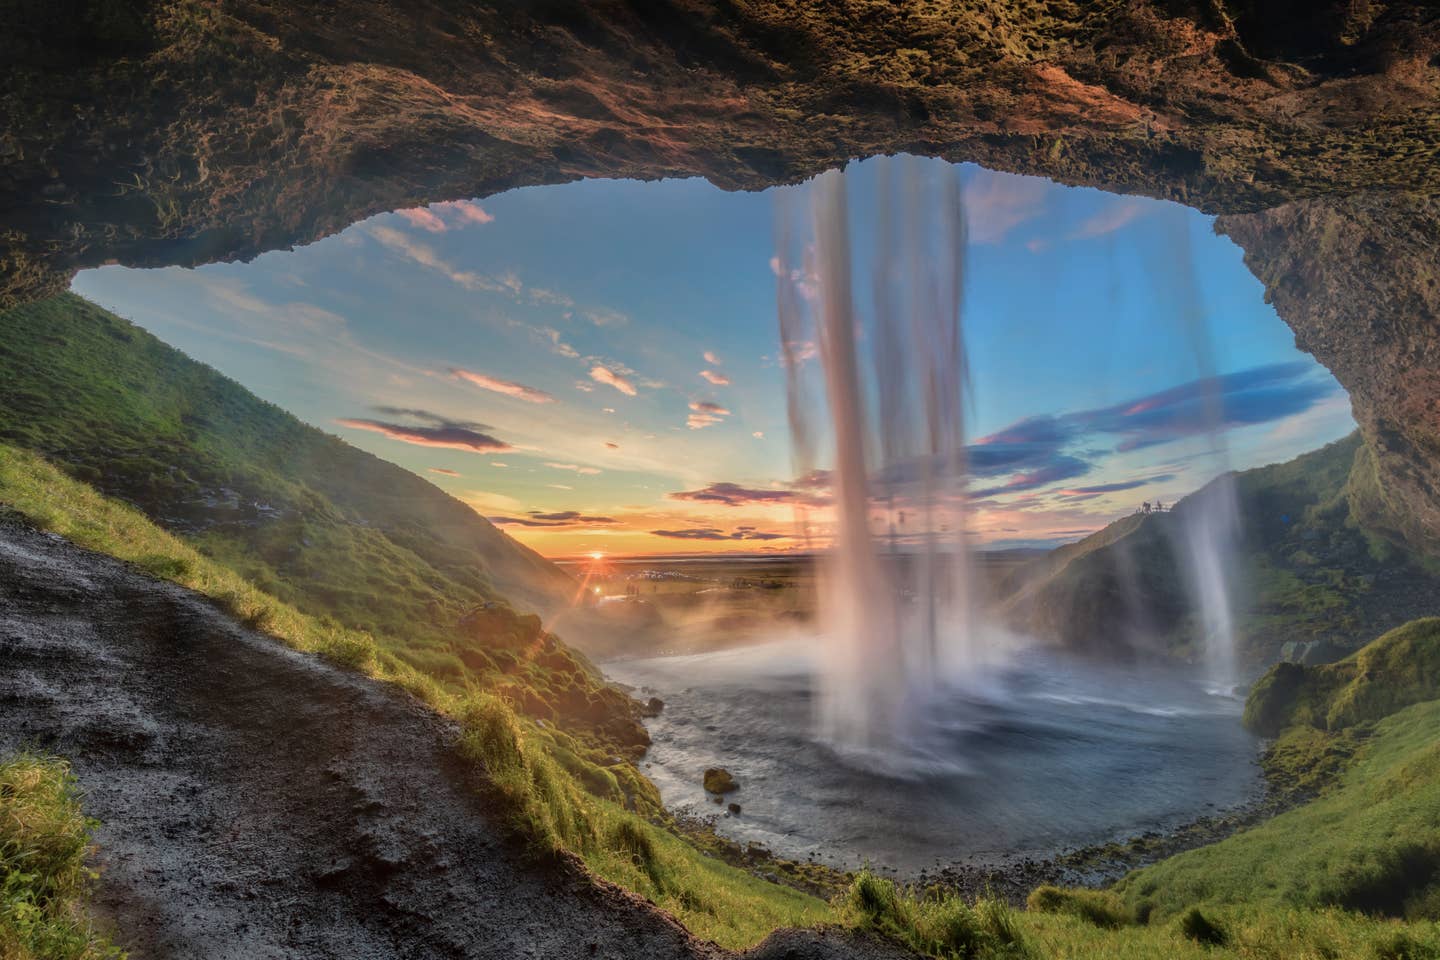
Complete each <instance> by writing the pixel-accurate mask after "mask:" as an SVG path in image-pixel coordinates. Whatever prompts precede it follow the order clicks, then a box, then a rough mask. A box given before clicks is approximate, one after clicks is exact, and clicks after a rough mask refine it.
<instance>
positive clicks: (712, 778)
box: [703, 767, 740, 793]
mask: <svg viewBox="0 0 1440 960" xmlns="http://www.w3.org/2000/svg"><path fill="white" fill-rule="evenodd" d="M703 782H704V784H705V789H706V790H707V791H709V792H710V793H730V792H731V791H733V790H739V789H740V784H738V783H736V782H735V778H734V777H732V776H731V775H730V771H729V770H726V769H725V768H724V767H711V768H710V769H708V770H706V771H705V779H704V781H703Z"/></svg>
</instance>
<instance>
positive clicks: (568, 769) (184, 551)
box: [0, 444, 834, 960]
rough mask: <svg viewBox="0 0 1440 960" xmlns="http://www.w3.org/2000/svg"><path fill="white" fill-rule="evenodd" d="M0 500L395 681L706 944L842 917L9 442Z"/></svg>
mask: <svg viewBox="0 0 1440 960" xmlns="http://www.w3.org/2000/svg"><path fill="white" fill-rule="evenodd" d="M0 505H3V506H6V507H9V508H10V509H12V510H14V511H16V512H18V513H19V514H21V515H23V516H24V517H25V518H26V519H27V520H28V521H29V522H30V523H32V524H34V525H36V526H38V527H40V528H41V529H44V530H48V531H50V532H53V533H56V534H59V535H60V536H63V537H65V538H66V539H68V540H71V541H72V542H74V543H77V544H79V545H80V546H83V547H86V548H88V549H91V550H95V551H97V552H99V553H105V554H108V555H110V556H113V557H116V558H118V559H121V560H124V561H127V562H129V563H132V564H134V565H135V566H137V567H138V568H140V569H142V570H144V571H145V572H147V573H149V574H151V575H152V576H156V577H159V578H161V579H166V580H171V581H173V582H175V583H178V584H180V585H182V586H185V587H188V588H189V589H191V590H194V591H196V592H197V593H201V594H204V595H205V596H207V597H210V598H211V599H213V600H215V601H216V602H217V603H218V604H219V605H221V606H222V607H223V608H224V609H225V610H226V611H227V612H228V613H230V614H231V615H233V616H234V617H236V618H237V619H239V620H240V621H242V622H244V623H247V624H249V625H251V626H253V627H255V628H257V629H260V630H263V631H264V632H265V633H267V634H269V635H270V636H273V637H275V638H276V639H279V640H281V641H283V642H285V643H286V644H288V645H289V646H291V647H294V648H295V649H297V650H302V651H306V652H310V653H315V654H318V655H320V656H322V657H325V658H327V659H329V660H332V661H334V662H337V663H340V664H342V665H344V666H347V667H350V668H352V669H355V670H358V671H360V672H362V673H365V674H366V675H368V676H370V677H373V678H375V679H377V680H381V681H385V682H389V683H394V684H397V685H398V686H400V687H402V688H403V689H405V690H406V691H408V692H409V693H410V694H411V695H413V696H415V697H416V698H418V699H420V700H421V701H423V702H424V703H426V704H427V705H429V706H430V707H432V708H434V709H435V710H437V711H439V712H441V713H444V714H446V715H448V716H451V717H453V718H455V719H456V720H458V721H459V722H460V725H461V730H462V734H461V742H460V746H461V749H462V750H463V751H464V753H465V754H466V755H467V756H469V757H470V758H472V759H473V760H475V761H476V762H477V763H480V764H482V765H483V766H484V768H485V770H486V772H487V774H488V775H489V778H490V779H491V781H492V782H493V783H494V784H495V787H496V790H497V793H498V795H499V796H500V797H501V798H502V799H503V801H504V802H505V804H506V806H507V808H508V810H509V812H510V817H511V820H512V821H513V823H514V825H515V826H516V827H517V828H518V829H519V830H520V831H521V832H522V833H523V834H524V835H525V836H526V837H528V838H529V839H530V841H531V843H532V844H533V845H534V847H535V848H536V849H537V851H538V852H541V853H544V852H548V851H557V850H561V849H565V850H570V851H572V852H574V853H576V854H578V855H580V856H581V858H582V859H583V860H584V861H585V863H586V865H587V866H588V867H589V868H590V869H591V870H593V871H594V872H595V873H596V874H598V875H599V876H601V877H603V878H605V879H607V880H610V881H612V882H614V883H617V884H619V885H620V886H623V887H625V888H627V889H629V890H633V891H635V892H637V893H640V894H642V895H644V896H646V897H649V898H650V899H651V900H653V901H655V902H656V903H657V904H659V905H660V906H661V907H663V908H665V909H666V910H669V911H670V912H671V913H673V914H674V915H675V916H676V917H677V918H678V919H680V921H681V922H682V923H684V924H685V925H686V926H687V927H688V928H689V929H690V930H692V931H693V932H695V933H696V934H697V935H699V936H702V937H706V938H709V939H712V940H715V941H716V942H718V943H720V944H721V945H723V946H727V947H732V948H743V947H747V946H752V945H754V944H755V943H757V942H759V941H760V940H761V939H763V938H764V937H765V935H766V934H768V933H769V932H770V931H772V930H774V929H775V928H777V927H782V926H811V925H814V924H817V923H823V922H827V921H831V920H833V919H834V911H833V909H832V908H831V907H830V906H829V905H828V904H827V903H825V902H824V901H822V900H820V899H817V898H815V897H811V896H808V895H806V894H803V893H800V892H799V891H796V890H793V889H791V888H789V887H783V886H780V885H778V884H774V883H770V882H767V881H765V880H762V879H759V878H757V877H754V876H751V875H750V874H748V873H746V872H744V871H743V870H740V869H737V868H735V867H732V866H730V865H728V864H726V863H723V862H721V861H720V860H717V859H714V858H712V857H709V856H706V855H705V854H704V853H702V852H701V851H699V850H697V849H696V848H695V847H694V846H692V845H690V844H689V843H687V842H685V841H684V840H681V839H680V838H678V837H676V836H674V835H673V834H671V833H669V832H668V831H666V830H664V829H662V828H661V827H658V826H656V825H654V824H652V823H650V822H648V821H646V820H645V819H643V818H641V817H640V816H637V815H636V814H635V813H634V812H632V811H631V810H629V809H627V805H628V806H633V805H634V802H635V798H636V797H637V795H641V794H645V793H647V792H653V790H654V787H653V785H650V784H649V783H648V781H642V780H641V778H640V775H639V774H638V773H636V772H634V770H633V768H632V767H629V766H628V765H623V764H617V765H616V766H614V767H613V768H604V767H601V766H599V765H597V764H594V763H592V762H590V761H588V760H586V759H585V758H584V756H583V753H584V752H585V751H584V748H583V747H582V746H581V745H580V744H578V743H576V742H575V741H574V740H572V739H571V738H570V737H569V736H568V735H566V734H565V733H564V732H562V731H559V730H556V729H554V728H553V727H550V728H545V729H542V728H541V727H539V726H537V725H536V724H535V723H533V722H532V721H530V720H528V719H526V718H524V717H522V716H520V715H518V714H517V713H516V712H515V711H514V710H513V709H512V708H511V706H510V705H509V704H508V703H506V702H505V701H504V700H503V699H501V698H500V697H499V696H497V695H496V694H495V693H494V692H490V691H484V690H479V689H475V688H471V689H469V690H465V691H460V692H457V691H455V690H454V689H453V687H452V686H450V685H447V684H445V683H443V682H441V681H440V680H438V679H437V678H436V677H434V676H432V675H429V674H427V673H425V672H423V671H422V670H420V669H417V668H416V667H415V666H413V665H412V664H410V663H407V662H405V661H404V660H402V659H401V658H400V657H398V656H396V655H395V654H393V653H391V652H389V651H387V650H384V649H382V648H381V647H379V646H378V645H377V644H376V642H375V640H374V639H373V638H372V637H371V636H370V635H369V634H367V633H365V632H363V631H358V630H352V629H347V628H345V627H342V626H338V625H336V624H333V623H326V622H323V621H321V620H318V619H316V618H314V617H311V616H308V615H306V614H304V613H301V612H300V611H298V610H296V609H295V608H294V607H291V606H289V605H288V604H285V603H282V602H280V601H279V600H276V599H275V598H274V597H271V596H269V595H268V594H266V593H264V592H263V591H261V590H258V589H256V588H255V587H254V586H253V585H252V584H250V583H249V582H248V581H246V580H245V579H244V578H242V577H240V576H239V575H237V574H235V573H234V572H233V571H231V570H229V569H227V568H226V567H224V566H222V565H220V564H219V563H217V562H215V561H214V560H211V559H210V558H208V557H205V556H203V555H202V554H200V553H199V552H198V551H196V550H195V549H193V548H192V547H190V546H189V545H188V544H186V543H185V542H184V541H183V540H180V539H179V538H178V537H175V536H173V535H171V534H169V533H167V532H165V531H164V530H161V529H160V528H159V527H156V526H155V525H154V524H153V523H151V522H150V520H149V519H148V518H146V517H145V515H144V514H142V513H140V512H139V511H138V510H136V509H134V508H133V507H131V506H129V505H127V504H124V503H121V502H120V501H117V500H113V499H110V498H108V497H105V496H104V495H102V494H100V493H98V492H97V491H95V490H94V489H92V488H90V487H88V486H86V485H84V484H82V483H79V482H78V481H75V480H73V479H71V478H70V477H69V476H67V475H66V474H65V473H63V472H62V471H60V470H58V469H56V468H55V467H54V466H52V465H51V464H49V463H48V462H46V461H45V460H44V459H43V458H41V457H39V456H36V455H35V454H33V453H30V452H28V451H23V450H17V449H15V448H14V447H10V446H7V445H4V444H0ZM642 806H648V804H644V805H642ZM4 960H10V958H9V957H8V956H7V957H5V958H4Z"/></svg>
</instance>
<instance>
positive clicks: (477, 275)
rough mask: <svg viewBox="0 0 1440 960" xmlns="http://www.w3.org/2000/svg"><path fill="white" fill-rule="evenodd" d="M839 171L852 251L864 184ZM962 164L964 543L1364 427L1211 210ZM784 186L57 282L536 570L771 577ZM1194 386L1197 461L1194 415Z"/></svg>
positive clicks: (448, 217) (1077, 525)
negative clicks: (455, 502)
mask: <svg viewBox="0 0 1440 960" xmlns="http://www.w3.org/2000/svg"><path fill="white" fill-rule="evenodd" d="M849 170H850V173H849V176H850V178H851V180H852V183H853V186H852V188H851V204H852V215H853V219H854V223H855V230H854V236H855V241H854V244H855V247H856V249H857V251H861V252H863V250H864V249H865V248H866V245H867V244H870V243H872V242H873V239H872V238H873V236H874V233H875V230H874V224H875V221H876V217H877V215H878V214H877V210H876V201H875V196H874V189H873V186H874V173H873V165H867V163H865V162H859V163H853V164H851V165H850V167H849ZM962 170H963V175H964V178H965V196H966V204H967V211H968V216H969V223H970V246H969V249H968V259H967V283H966V289H965V307H964V317H965V330H966V337H967V345H968V350H969V355H970V365H971V369H972V372H973V376H972V383H971V391H970V394H969V398H970V401H969V404H968V408H967V410H966V411H965V414H966V426H967V434H968V436H970V437H971V438H973V439H972V440H970V450H971V455H970V460H971V464H972V471H973V478H972V483H971V490H972V493H971V500H972V506H973V508H974V511H973V513H972V530H971V536H972V539H973V540H974V542H975V545H976V546H977V547H980V548H983V549H1007V548H1033V549H1052V548H1054V547H1056V546H1059V545H1062V544H1065V543H1070V542H1074V541H1076V540H1078V539H1081V538H1083V537H1084V536H1087V535H1089V534H1091V533H1093V532H1095V531H1096V530H1099V529H1102V528H1103V527H1104V526H1106V525H1107V524H1108V523H1110V522H1112V521H1113V520H1115V519H1117V518H1119V517H1121V516H1124V515H1126V514H1128V513H1131V512H1133V511H1134V509H1135V508H1136V507H1137V506H1139V504H1140V503H1141V502H1142V501H1152V502H1153V501H1155V500H1157V499H1159V500H1164V501H1166V502H1170V503H1173V502H1174V501H1175V500H1178V499H1180V498H1181V497H1182V496H1184V495H1186V494H1188V493H1189V492H1191V491H1193V490H1196V489H1199V488H1200V487H1201V486H1203V485H1204V484H1205V483H1206V482H1208V481H1209V480H1210V479H1212V478H1213V477H1214V476H1217V475H1218V474H1220V473H1222V472H1224V471H1225V470H1226V469H1247V468H1250V467H1254V466H1259V465H1261V464H1262V463H1270V462H1277V461H1280V460H1285V459H1290V458H1291V457H1293V456H1295V455H1298V454H1300V453H1303V452H1306V451H1308V450H1311V449H1315V448H1317V447H1320V446H1322V445H1323V444H1324V443H1326V442H1329V441H1331V440H1335V439H1338V438H1340V437H1342V436H1344V435H1346V434H1348V433H1349V432H1350V431H1351V430H1353V429H1354V421H1353V419H1352V418H1351V415H1350V409H1349V401H1348V398H1347V397H1346V395H1345V393H1344V392H1343V390H1341V389H1340V387H1339V385H1338V384H1337V383H1336V382H1335V380H1334V378H1333V377H1332V376H1331V375H1330V374H1329V372H1328V371H1326V370H1325V369H1324V368H1323V367H1321V366H1320V365H1319V364H1318V363H1317V362H1316V361H1315V360H1314V359H1313V358H1312V357H1310V356H1309V355H1308V354H1304V353H1302V352H1300V351H1299V350H1298V349H1297V348H1296V347H1295V346H1294V343H1293V339H1292V337H1291V334H1290V331H1289V330H1288V328H1286V327H1285V325H1284V324H1283V323H1282V322H1281V321H1280V319H1279V318H1278V317H1276V316H1275V314H1274V310H1273V309H1272V308H1271V307H1270V306H1269V305H1268V304H1266V303H1265V302H1264V297H1263V290H1262V288H1261V286H1260V284H1259V282H1258V281H1257V280H1256V279H1255V278H1254V277H1253V276H1252V275H1251V274H1250V272H1249V271H1248V270H1247V269H1246V267H1245V266H1244V263H1243V260H1242V257H1241V253H1240V250H1239V248H1238V247H1236V246H1235V245H1234V244H1233V243H1231V242H1230V241H1229V240H1228V239H1226V238H1222V237H1218V236H1216V235H1214V233H1213V230H1212V229H1211V222H1212V218H1210V217H1207V216H1203V215H1201V214H1199V213H1196V212H1195V211H1193V210H1189V209H1187V208H1183V207H1179V206H1177V205H1175V204H1171V203H1166V202H1162V201H1155V200H1147V199H1143V198H1136V197H1124V196H1119V195H1114V194H1107V193H1104V192H1102V191H1098V190H1093V189H1088V188H1076V187H1063V186H1059V185H1057V184H1054V183H1052V182H1050V181H1046V180H1042V179H1039V178H1033V177H1020V176H1013V175H1008V174H997V173H991V172H989V171H986V170H984V169H982V168H979V167H974V166H972V165H963V166H962ZM780 189H787V188H780ZM775 194H776V191H775V190H773V189H772V190H769V191H765V192H762V193H739V194H732V193H725V192H723V191H721V190H719V189H718V188H716V187H713V186H711V185H710V184H708V183H706V182H704V181H701V180H667V181H658V182H652V183H640V182H636V181H624V180H608V181H602V180H589V181H581V182H578V183H574V184H567V185H564V186H559V187H547V188H526V189H521V190H514V191H510V192H507V193H504V194H499V195H496V196H493V197H489V198H486V199H484V200H474V201H455V202H449V203H442V204H435V205H432V206H430V207H426V208H417V209H413V210H402V211H399V212H396V213H390V214H381V215H378V216H375V217H372V218H370V219H369V220H366V221H362V222H361V223H358V224H355V225H353V226H351V227H349V228H348V229H346V230H344V231H342V232H341V233H339V234H336V235H334V236H331V237H328V238H325V239H323V240H320V241H317V242H315V243H313V244H310V245H308V246H305V247H301V248H297V249H296V250H294V251H291V252H284V253H269V254H265V255H263V256H261V257H259V258H257V259H256V260H255V261H253V262H251V263H249V264H215V265H211V266H207V267H202V268H198V269H194V270H185V269H181V268H165V269H161V270H131V269H126V268H122V267H103V268H99V269H96V270H87V271H84V272H82V273H81V274H79V275H78V276H77V278H76V280H75V282H74V284H73V286H72V289H74V290H75V291H76V292H77V293H80V294H82V295H84V296H86V297H88V298H90V299H92V300H94V301H96V302H98V303H100V304H101V305H102V306H105V307H106V308H108V309H111V310H113V311H115V312H116V313H119V314H120V315H122V316H125V317H127V318H129V319H131V320H132V321H134V322H136V323H137V324H139V325H140V326H141V327H143V328H144V329H146V330H148V331H150V332H151V333H154V334H155V335H156V336H158V337H160V339H162V340H164V341H165V342H166V343H169V344H172V345H174V346H176V347H178V348H179V349H181V350H183V351H184V352H185V353H187V354H189V355H190V356H192V357H195V358H196V359H198V360H201V361H202V362H205V363H207V364H209V365H211V366H213V367H215V368H216V369H218V370H219V371H220V372H222V373H224V374H226V375H227V376H230V377H232V378H233V379H235V380H237V381H238V382H240V383H241V384H242V385H244V386H245V387H247V388H248V389H250V390H251V391H252V392H254V393H256V394H257V395H259V396H261V397H262V398H264V399H266V400H269V401H271V402H274V403H276V404H277V405H278V406H280V407H282V408H283V409H285V410H287V411H289V412H291V413H293V414H295V415H296V416H297V417H299V418H300V419H301V420H303V421H305V422H307V423H310V424H311V425H314V426H317V427H319V428H320V429H322V430H325V431H326V432H329V433H332V434H335V435H338V436H340V437H341V438H342V439H344V440H345V441H346V442H348V443H351V444H353V445H355V446H357V447H359V448H361V449H363V450H366V451H367V452H370V453H373V454H375V455H377V456H379V457H382V458H383V459H386V460H388V461H390V462H393V463H396V464H398V465H400V466H402V467H405V468H406V469H409V470H411V471H412V472H414V473H416V474H418V475H420V476H422V477H424V478H425V479H427V480H428V481H430V482H432V483H434V484H435V485H436V486H438V487H440V488H441V489H442V490H445V491H446V492H447V493H450V494H451V495H453V496H456V497H457V498H458V499H460V500H462V501H463V502H465V503H467V504H468V505H470V506H471V507H472V508H473V509H475V510H476V511H477V512H478V513H480V514H481V515H482V516H485V517H487V518H488V519H490V520H491V521H492V522H493V523H495V524H496V525H497V526H499V527H500V528H501V529H503V530H504V531H505V532H506V533H507V534H508V535H510V536H511V537H513V538H514V539H516V540H517V541H519V542H520V543H522V544H524V545H526V546H528V547H530V548H532V549H534V550H536V551H537V552H538V553H540V554H541V555H543V556H547V557H552V558H568V557H577V556H584V555H586V554H589V553H592V552H595V551H602V552H604V553H606V554H607V555H611V556H640V557H652V556H653V557H663V556H674V555H694V554H711V553H713V554H727V555H734V556H745V555H765V554H771V555H777V556H785V555H791V554H795V553H796V552H804V551H807V550H816V549H822V548H823V546H824V544H825V542H826V540H827V538H828V529H829V517H828V514H827V509H828V507H827V491H826V490H825V489H824V481H823V478H819V479H817V478H815V477H810V478H806V477H796V476H794V473H793V468H792V466H791V464H792V454H791V451H790V448H789V444H788V440H787V434H788V429H787V426H786V420H785V414H784V407H785V401H784V371H783V369H781V367H780V365H779V361H778V347H779V344H778V334H777V331H776V322H775V296H776V292H775V289H776V278H775V275H774V267H773V263H772V259H773V256H774V242H773V238H772V235H771V234H772V227H773V223H772V214H771V205H772V196H774V195H775ZM697 223H700V224H704V229H702V230H698V231H697V230H696V228H695V225H696V224H697ZM1037 281H1038V282H1037ZM1047 281H1048V282H1047ZM869 282H870V281H869V278H868V277H866V276H857V278H856V302H857V303H860V304H865V303H868V302H869V301H868V297H869ZM679 317H684V318H685V319H684V323H683V324H680V323H678V321H677V318H679ZM1197 323H1198V325H1200V326H1203V327H1204V328H1205V329H1206V330H1207V331H1208V333H1206V334H1205V336H1207V337H1208V342H1207V343H1205V344H1203V345H1201V346H1202V347H1203V349H1199V350H1197V348H1196V347H1197V345H1196V343H1195V342H1194V337H1195V334H1194V330H1193V329H1192V328H1193V327H1195V326H1196V325H1197ZM1197 353H1198V354H1202V355H1208V356H1209V357H1210V359H1209V360H1208V361H1202V360H1197V359H1196V356H1197ZM809 359H810V358H809V355H808V352H807V351H802V353H801V362H802V363H804V362H808V361H809ZM1207 392H1214V393H1218V394H1219V396H1220V400H1221V403H1222V405H1223V413H1224V417H1223V423H1222V430H1221V434H1222V437H1221V439H1222V441H1223V442H1221V443H1219V444H1218V445H1215V446H1212V444H1211V439H1212V438H1210V437H1208V436H1207V435H1206V432H1205V430H1204V429H1201V428H1200V427H1199V426H1198V425H1197V422H1198V419H1199V418H1197V417H1196V416H1195V412H1194V407H1195V405H1196V404H1197V402H1198V400H1197V398H1198V397H1199V396H1200V395H1201V394H1204V393H1207ZM825 457H826V451H825V450H824V448H823V447H822V449H821V463H822V464H823V463H825V462H826V460H825Z"/></svg>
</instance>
